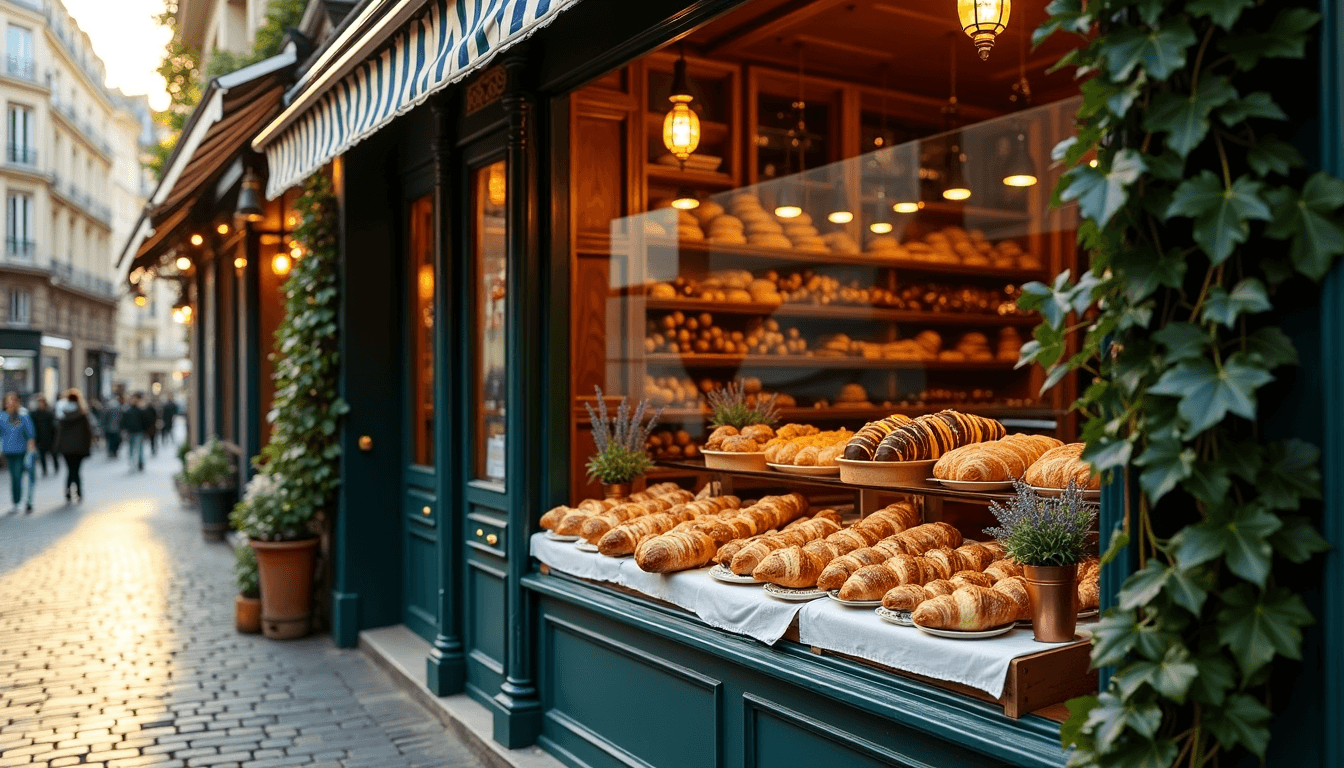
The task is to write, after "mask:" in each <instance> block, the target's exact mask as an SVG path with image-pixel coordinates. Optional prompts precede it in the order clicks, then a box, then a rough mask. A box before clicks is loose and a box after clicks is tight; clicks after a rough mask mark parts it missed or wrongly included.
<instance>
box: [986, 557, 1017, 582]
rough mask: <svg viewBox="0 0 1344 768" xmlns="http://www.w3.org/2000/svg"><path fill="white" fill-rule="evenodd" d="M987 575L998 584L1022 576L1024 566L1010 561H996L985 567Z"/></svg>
mask: <svg viewBox="0 0 1344 768" xmlns="http://www.w3.org/2000/svg"><path fill="white" fill-rule="evenodd" d="M985 574H986V575H988V576H989V577H990V578H992V579H994V582H995V583H996V584H997V583H998V582H999V581H1000V580H1002V579H1011V578H1012V577H1014V576H1021V575H1022V566H1020V565H1018V564H1017V563H1016V562H1015V561H1013V560H1009V559H1006V558H1005V559H1003V560H995V561H994V562H992V563H990V564H989V565H988V566H986V567H985Z"/></svg>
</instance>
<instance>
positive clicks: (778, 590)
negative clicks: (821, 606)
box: [765, 584, 826, 603]
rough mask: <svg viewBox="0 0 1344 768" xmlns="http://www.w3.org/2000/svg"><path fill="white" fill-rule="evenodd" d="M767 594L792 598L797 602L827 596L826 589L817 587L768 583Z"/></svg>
mask: <svg viewBox="0 0 1344 768" xmlns="http://www.w3.org/2000/svg"><path fill="white" fill-rule="evenodd" d="M765 594H767V595H769V596H771V597H777V598H779V599H780V600H790V601H792V602H795V603H805V602H807V601H808V600H816V599H817V598H819V597H825V596H826V592H825V590H821V589H817V588H816V587H807V588H803V589H794V588H793V587H781V586H779V585H778V584H766V585H765Z"/></svg>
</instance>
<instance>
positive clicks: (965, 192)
mask: <svg viewBox="0 0 1344 768" xmlns="http://www.w3.org/2000/svg"><path fill="white" fill-rule="evenodd" d="M970 196H971V190H969V189H967V188H966V187H948V188H947V189H944V190H943V197H944V198H945V199H947V200H966V199H968V198H970Z"/></svg>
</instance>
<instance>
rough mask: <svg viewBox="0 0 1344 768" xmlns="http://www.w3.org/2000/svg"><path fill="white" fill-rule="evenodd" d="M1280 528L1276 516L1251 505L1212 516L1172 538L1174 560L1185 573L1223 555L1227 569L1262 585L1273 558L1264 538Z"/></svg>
mask: <svg viewBox="0 0 1344 768" xmlns="http://www.w3.org/2000/svg"><path fill="white" fill-rule="evenodd" d="M1280 525H1281V523H1280V521H1279V518H1278V517H1277V516H1276V515H1274V514H1273V513H1271V512H1267V511H1265V510H1264V509H1262V508H1260V507H1258V506H1255V505H1251V504H1245V505H1241V506H1238V507H1236V508H1234V509H1233V510H1231V513H1230V514H1226V513H1224V514H1219V515H1212V514H1211V515H1210V518H1209V520H1208V521H1206V522H1203V523H1199V524H1198V525H1192V526H1189V527H1187V528H1185V529H1184V530H1182V531H1181V532H1180V533H1179V534H1178V535H1177V536H1176V537H1174V540H1175V541H1176V561H1177V562H1178V563H1179V564H1180V567H1181V569H1183V570H1188V569H1190V568H1193V567H1195V566H1197V565H1200V564H1202V563H1206V562H1208V561H1210V560H1213V559H1214V558H1216V557H1219V556H1225V557H1226V562H1227V567H1228V569H1229V570H1231V571H1232V572H1233V573H1235V574H1237V575H1238V576H1240V577H1242V578H1243V579H1246V580H1247V581H1250V582H1253V583H1255V584H1257V585H1260V586H1264V584H1265V579H1266V578H1267V577H1268V576H1269V566H1270V560H1271V557H1272V555H1273V548H1272V547H1270V545H1269V541H1268V540H1267V537H1268V536H1269V535H1270V534H1272V533H1274V532H1275V531H1277V530H1278V529H1279V526H1280Z"/></svg>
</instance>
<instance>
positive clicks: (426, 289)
mask: <svg viewBox="0 0 1344 768" xmlns="http://www.w3.org/2000/svg"><path fill="white" fill-rule="evenodd" d="M415 287H416V291H417V296H419V298H420V301H421V303H425V302H429V301H433V300H434V265H433V264H421V265H420V269H419V270H417V271H416V279H415Z"/></svg>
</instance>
